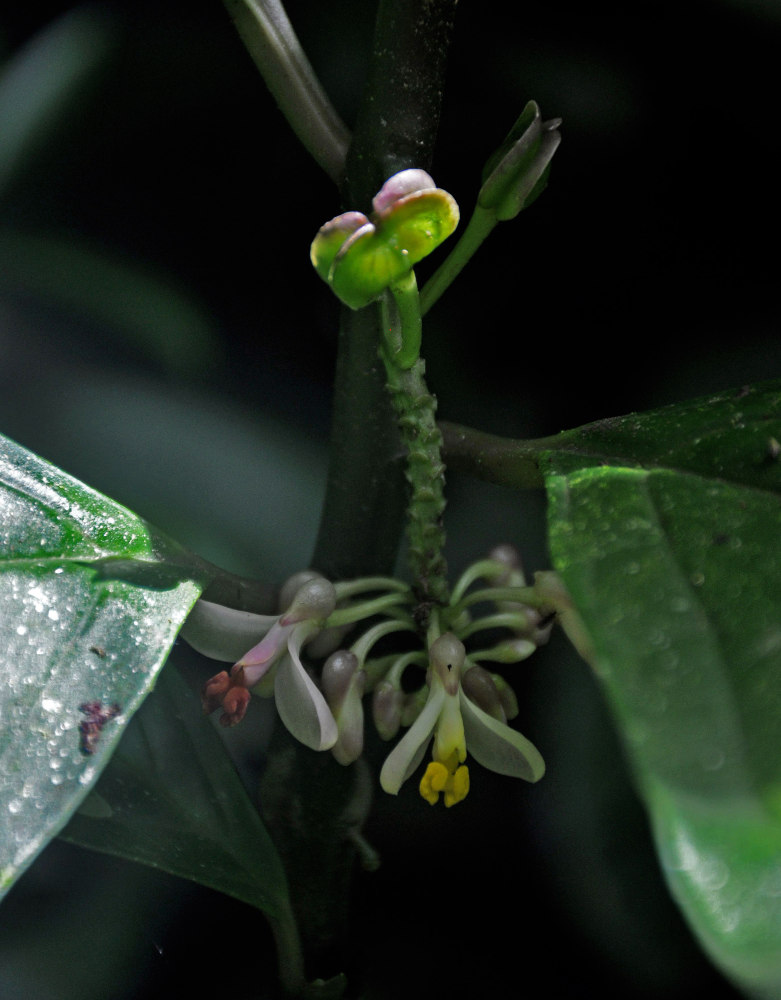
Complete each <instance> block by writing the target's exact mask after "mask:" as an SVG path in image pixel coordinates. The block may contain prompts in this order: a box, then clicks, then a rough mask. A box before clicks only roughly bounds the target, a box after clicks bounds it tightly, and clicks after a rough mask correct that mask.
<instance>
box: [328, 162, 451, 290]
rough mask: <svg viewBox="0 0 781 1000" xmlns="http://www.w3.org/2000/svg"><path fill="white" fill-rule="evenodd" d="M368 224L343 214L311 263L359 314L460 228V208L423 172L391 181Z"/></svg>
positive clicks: (376, 200) (414, 171)
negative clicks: (359, 311) (361, 309)
mask: <svg viewBox="0 0 781 1000" xmlns="http://www.w3.org/2000/svg"><path fill="white" fill-rule="evenodd" d="M372 208H373V211H372V213H371V216H370V217H369V218H367V217H366V216H365V215H362V214H361V213H360V212H345V213H343V214H342V215H338V216H337V217H336V218H335V219H331V221H330V222H327V223H326V224H325V225H324V226H323V227H322V228H321V229H320V231H319V232H318V234H317V236H315V238H314V240H313V242H312V246H311V249H310V258H311V260H312V264H313V265H314V268H315V270H316V271H317V273H318V274H319V275H320V277H321V278H322V279H323V280H324V281H326V282H328V284H329V285H330V286H331V287H332V288H333V290H334V292H335V293H336V295H338V297H339V298H340V299H341V300H342V302H344V303H345V304H346V305H348V306H349V307H350V308H351V309H360V308H362V307H363V306H365V305H368V304H369V302H372V301H373V300H374V299H376V298H378V297H379V296H380V295H381V294H382V292H383V291H384V290H385V289H386V288H388V287H389V286H391V285H393V284H395V283H396V282H397V281H399V279H401V278H403V277H404V276H405V275H406V274H408V273H409V271H411V270H412V268H413V267H414V266H415V264H417V263H418V261H420V260H422V259H423V258H424V257H426V256H428V254H430V253H431V251H432V250H435V249H436V248H437V247H438V246H439V244H440V243H442V242H443V241H444V240H445V239H447V237H448V236H450V234H451V233H452V232H453V231H454V229H455V228H456V226H457V225H458V219H459V212H458V205H457V204H456V202H455V199H454V198H453V197H452V195H449V194H448V193H447V191H443V190H442V189H441V188H438V187H436V186H435V184H434V181H433V180H432V179H431V177H430V176H429V175H428V174H427V173H426V172H425V170H418V169H414V168H413V169H410V170H402V171H400V173H398V174H394V175H393V176H392V177H389V178H388V180H387V181H386V182H385V183H384V184H383V186H382V188H381V189H380V191H379V192H378V193H377V194H376V195H375V197H374V199H373V200H372Z"/></svg>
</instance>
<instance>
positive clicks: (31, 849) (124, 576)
mask: <svg viewBox="0 0 781 1000" xmlns="http://www.w3.org/2000/svg"><path fill="white" fill-rule="evenodd" d="M196 577H197V572H196V570H195V569H194V568H193V565H192V564H191V563H190V561H189V560H188V556H187V553H185V552H184V551H183V550H181V549H179V548H178V546H176V545H175V544H174V543H173V542H170V541H169V540H167V539H165V538H164V537H163V536H162V535H160V534H159V533H158V532H156V531H155V530H154V529H152V528H151V527H150V526H149V525H148V524H146V523H145V522H144V521H143V520H141V518H139V517H137V516H136V515H135V514H132V513H131V512H130V511H128V510H126V509H125V508H124V507H122V506H120V505H119V504H117V503H114V502H113V501H111V500H109V499H107V498H106V497H103V496H101V495H100V494H99V493H96V492H95V491H94V490H91V489H90V488H89V487H87V486H84V485H83V484H82V483H79V482H77V481H76V480H75V479H73V478H71V477H70V476H68V475H67V474H65V473H63V472H61V471H60V470H59V469H57V468H55V467H54V466H52V465H50V464H49V463H48V462H45V461H43V460H42V459H40V458H38V457H37V456H35V455H33V454H31V453H30V452H28V451H26V450H25V449H23V448H21V447H20V446H19V445H17V444H14V442H12V441H9V440H8V439H6V438H0V657H2V674H1V675H0V896H2V895H3V894H4V893H5V892H6V891H7V890H8V888H9V887H10V886H11V885H12V884H13V883H14V882H15V880H16V879H17V878H18V877H19V875H20V874H21V873H22V872H23V871H24V870H25V868H26V867H27V866H28V865H29V864H30V862H31V861H32V860H33V858H35V856H36V855H37V854H38V853H39V852H40V851H41V850H42V848H43V847H45V846H46V844H47V843H48V842H49V840H51V838H52V837H54V836H55V835H56V834H57V833H58V832H59V831H60V830H61V829H62V827H63V826H64V825H65V823H66V822H67V820H68V819H69V817H70V816H71V814H72V813H73V812H74V810H75V809H77V808H78V806H79V804H80V803H81V801H82V800H83V799H84V797H85V796H86V795H87V794H88V792H89V790H90V788H91V786H92V784H93V783H94V781H95V779H96V778H97V776H98V775H99V774H100V772H101V771H102V769H103V767H104V766H105V764H106V762H107V761H108V759H109V757H110V756H111V753H112V752H113V750H114V748H115V747H116V745H117V743H118V741H119V738H120V736H121V734H122V732H123V730H124V727H125V725H126V724H127V722H128V721H129V720H130V718H131V717H132V716H133V714H134V713H135V711H136V709H137V708H138V707H139V706H140V704H141V702H142V701H143V699H144V698H145V697H146V695H147V694H148V692H149V691H150V690H151V688H152V687H153V685H154V683H155V679H156V677H157V674H158V672H159V670H160V668H161V667H162V665H163V663H164V662H165V659H166V657H167V655H168V652H169V650H170V648H171V646H172V645H173V642H174V640H175V638H176V634H177V632H178V631H179V628H180V627H181V625H182V622H183V621H184V619H185V617H186V615H187V613H188V612H189V610H190V608H191V607H192V605H193V604H194V602H195V601H196V599H197V598H198V595H199V594H200V592H201V589H202V582H203V581H199V580H198V579H197V578H196Z"/></svg>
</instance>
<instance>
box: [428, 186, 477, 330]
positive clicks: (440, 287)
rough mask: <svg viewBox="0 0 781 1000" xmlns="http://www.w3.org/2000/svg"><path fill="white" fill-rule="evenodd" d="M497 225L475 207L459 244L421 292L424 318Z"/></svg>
mask: <svg viewBox="0 0 781 1000" xmlns="http://www.w3.org/2000/svg"><path fill="white" fill-rule="evenodd" d="M495 225H496V216H495V215H494V214H493V213H492V212H486V211H485V209H483V208H480V206H479V205H475V210H474V212H473V213H472V216H471V218H470V219H469V222H468V223H467V226H466V229H465V230H464V231H463V233H462V234H461V236H460V237H459V240H458V242H457V243H456V245H455V246H454V247H453V249H452V250H451V251H450V253H449V254H448V255H447V257H446V258H445V259H444V261H443V262H442V263H441V264H440V266H439V267H438V268H437V270H436V271H435V272H434V273H433V274H432V275H431V277H430V278H429V280H428V281H427V282H426V284H425V285H424V286H423V288H421V290H420V313H421V315H422V316H425V315H426V313H427V312H428V311H429V309H430V308H431V307H432V306H433V305H434V303H435V302H436V301H437V299H438V298H439V297H440V296H441V295H442V294H443V292H445V291H446V290H447V289H448V288H449V287H450V285H451V284H452V283H453V281H454V280H455V279H456V278H457V277H458V275H459V273H460V272H461V270H462V269H463V267H464V265H465V264H466V263H467V262H468V261H469V260H470V259H471V258H472V256H473V255H474V253H475V251H476V250H477V248H478V247H479V246H480V244H481V243H482V242H483V240H485V238H486V237H487V236H488V235H489V233H490V232H491V230H492V229H493V228H494V226H495Z"/></svg>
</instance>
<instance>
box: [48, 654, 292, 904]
mask: <svg viewBox="0 0 781 1000" xmlns="http://www.w3.org/2000/svg"><path fill="white" fill-rule="evenodd" d="M63 837H64V839H65V840H69V841H71V842H72V843H75V844H80V845H81V846H83V847H90V848H93V849H94V850H98V851H102V852H104V853H107V854H116V855H119V856H120V857H123V858H129V859H130V860H132V861H138V862H141V863H142V864H145V865H149V866H151V867H153V868H161V869H163V870H164V871H166V872H169V873H170V874H172V875H178V876H180V877H182V878H187V879H190V880H192V881H194V882H198V883H200V884H201V885H205V886H209V887H210V888H212V889H217V890H218V891H220V892H224V893H227V894H228V895H230V896H234V897H235V898H236V899H240V900H242V901H243V902H246V903H249V904H250V905H252V906H256V907H258V908H259V909H261V910H263V911H264V912H266V913H267V914H269V915H271V916H275V915H277V914H278V912H279V910H280V909H281V908H283V907H284V906H286V905H287V883H286V880H285V875H284V872H283V869H282V864H281V862H280V860H279V856H278V854H277V852H276V849H275V848H274V845H273V843H272V841H271V838H270V837H269V835H268V833H267V832H266V829H265V827H264V826H263V824H262V822H261V820H260V818H259V816H258V812H257V810H256V809H255V808H254V806H253V805H252V803H251V802H250V799H249V798H248V796H247V793H246V791H245V790H244V787H243V785H242V784H241V781H240V780H239V777H238V775H237V774H236V772H235V770H234V768H233V765H232V764H231V762H230V759H229V758H228V756H227V754H226V752H225V748H224V746H223V744H222V742H221V741H220V739H219V737H218V736H217V734H216V733H215V731H214V727H213V725H212V724H211V723H210V722H209V720H208V719H204V717H203V713H202V711H201V706H200V702H199V700H198V698H197V697H196V696H195V694H193V692H192V691H191V690H190V688H189V687H188V686H187V684H186V683H185V682H184V681H183V680H182V678H181V677H180V676H179V674H178V672H177V671H176V669H174V668H173V667H172V666H170V665H169V667H168V669H166V670H164V671H163V673H162V674H161V676H160V679H159V681H158V684H157V686H156V687H155V690H154V691H153V693H152V694H151V695H150V697H149V698H148V699H147V700H146V702H145V703H144V706H143V708H142V709H141V711H140V712H139V713H138V714H137V715H136V717H135V718H134V719H133V721H132V722H131V724H130V725H129V726H128V728H127V732H126V733H125V735H124V737H123V739H122V742H121V744H120V745H119V747H118V748H117V751H116V753H115V754H114V756H113V757H112V759H111V763H110V764H109V766H108V767H107V768H106V770H105V771H104V772H103V775H102V776H101V778H100V781H99V782H98V784H97V787H96V789H95V791H94V792H93V794H92V796H90V798H89V799H87V800H86V802H85V804H84V807H83V808H82V810H81V811H80V812H79V813H77V814H76V815H75V816H74V817H73V819H72V820H71V822H70V823H69V824H68V826H67V827H66V829H65V830H64V832H63Z"/></svg>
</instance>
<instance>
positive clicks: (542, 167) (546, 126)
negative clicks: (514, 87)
mask: <svg viewBox="0 0 781 1000" xmlns="http://www.w3.org/2000/svg"><path fill="white" fill-rule="evenodd" d="M559 125H561V119H560V118H552V119H551V120H550V121H547V122H544V121H542V118H541V115H540V109H539V107H538V106H537V103H536V102H535V101H529V103H528V104H527V105H526V107H525V108H524V109H523V111H522V112H521V115H520V117H519V118H518V120H517V121H516V123H515V124H514V125H513V127H512V128H511V129H510V131H509V132H508V134H507V137H506V138H505V140H504V142H503V143H502V145H501V146H500V147H499V149H497V150H496V152H495V153H494V154H493V156H491V158H490V159H489V160H488V162H487V163H486V165H485V169H484V170H483V186H482V187H481V188H480V193H479V194H478V196H477V203H478V205H480V207H481V208H483V209H485V210H486V211H490V212H491V213H492V214H493V215H494V216H495V218H496V219H498V220H499V221H502V222H503V221H505V220H507V219H514V218H515V216H516V215H517V214H518V213H519V212H520V211H521V209H524V208H528V207H529V205H531V203H532V202H533V201H534V200H535V199H536V198H537V197H538V196H539V195H540V194H541V193H542V192H543V190H544V189H545V186H546V184H547V183H548V173H549V171H550V162H551V160H552V158H553V154H554V153H555V152H556V149H557V148H558V145H559V143H560V142H561V134H560V133H559V131H558V128H559Z"/></svg>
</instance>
